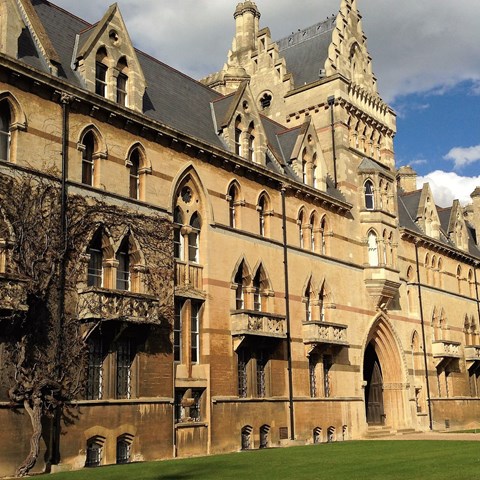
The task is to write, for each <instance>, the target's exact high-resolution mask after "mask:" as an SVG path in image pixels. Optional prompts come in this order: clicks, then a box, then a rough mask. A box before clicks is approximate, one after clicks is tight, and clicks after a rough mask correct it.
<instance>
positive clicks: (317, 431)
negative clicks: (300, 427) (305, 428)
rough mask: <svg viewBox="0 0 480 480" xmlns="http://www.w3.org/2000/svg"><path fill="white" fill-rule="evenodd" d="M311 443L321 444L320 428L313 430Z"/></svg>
mask: <svg viewBox="0 0 480 480" xmlns="http://www.w3.org/2000/svg"><path fill="white" fill-rule="evenodd" d="M313 443H322V429H321V428H320V427H315V428H314V429H313Z"/></svg>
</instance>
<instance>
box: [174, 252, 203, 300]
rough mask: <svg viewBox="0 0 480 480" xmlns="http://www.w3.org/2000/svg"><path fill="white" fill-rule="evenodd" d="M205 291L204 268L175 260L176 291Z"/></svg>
mask: <svg viewBox="0 0 480 480" xmlns="http://www.w3.org/2000/svg"><path fill="white" fill-rule="evenodd" d="M188 290H195V291H197V292H201V291H203V267H202V266H201V265H197V264H192V263H187V262H182V261H180V260H175V291H176V293H179V292H181V291H188Z"/></svg>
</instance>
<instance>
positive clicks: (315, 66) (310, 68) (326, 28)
mask: <svg viewBox="0 0 480 480" xmlns="http://www.w3.org/2000/svg"><path fill="white" fill-rule="evenodd" d="M335 22H336V17H335V16H333V17H331V18H328V19H327V20H324V21H323V22H320V23H316V24H315V25H312V26H311V27H308V28H305V29H304V30H300V31H298V32H297V33H293V34H292V35H289V36H288V37H285V38H282V39H281V40H278V41H277V44H278V47H279V54H280V56H282V57H284V58H285V61H286V63H287V71H288V72H291V73H292V74H293V80H294V83H295V87H300V86H302V85H306V84H308V83H312V82H315V81H317V80H319V78H321V71H322V70H323V69H324V68H325V61H326V59H327V57H328V47H329V46H330V43H331V41H332V32H333V30H334V29H335Z"/></svg>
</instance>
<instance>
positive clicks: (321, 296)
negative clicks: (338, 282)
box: [318, 284, 326, 322]
mask: <svg viewBox="0 0 480 480" xmlns="http://www.w3.org/2000/svg"><path fill="white" fill-rule="evenodd" d="M325 296H326V295H325V284H323V285H322V288H321V289H320V293H319V294H318V307H319V310H320V321H321V322H324V321H325Z"/></svg>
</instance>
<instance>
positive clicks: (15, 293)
mask: <svg viewBox="0 0 480 480" xmlns="http://www.w3.org/2000/svg"><path fill="white" fill-rule="evenodd" d="M0 310H2V311H7V312H25V311H26V310H28V305H27V288H26V282H25V281H23V280H20V279H18V278H15V277H11V276H8V275H3V274H0Z"/></svg>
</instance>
